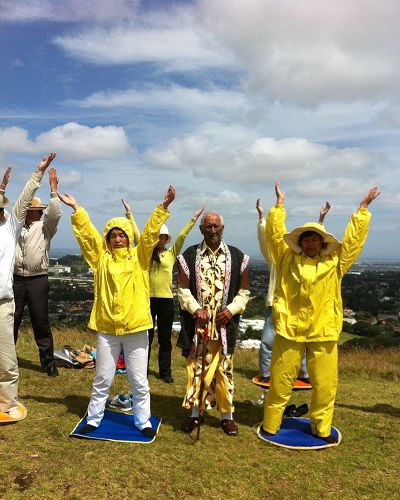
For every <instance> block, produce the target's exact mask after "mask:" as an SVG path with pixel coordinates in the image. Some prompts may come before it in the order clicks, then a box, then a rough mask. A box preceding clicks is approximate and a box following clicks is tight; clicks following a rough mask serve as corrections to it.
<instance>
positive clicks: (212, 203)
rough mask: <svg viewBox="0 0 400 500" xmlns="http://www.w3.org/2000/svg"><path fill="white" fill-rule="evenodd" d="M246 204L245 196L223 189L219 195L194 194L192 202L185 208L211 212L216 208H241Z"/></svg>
mask: <svg viewBox="0 0 400 500" xmlns="http://www.w3.org/2000/svg"><path fill="white" fill-rule="evenodd" d="M245 203H246V200H245V198H244V197H243V195H241V194H239V193H237V192H235V191H230V190H229V189H223V190H222V191H220V192H217V193H210V192H207V193H206V192H204V191H203V192H200V193H196V192H194V193H192V194H191V197H190V201H188V203H185V204H184V206H186V205H187V206H190V207H193V206H198V207H205V210H206V211H209V210H213V209H215V208H229V207H240V206H243V205H244V204H245Z"/></svg>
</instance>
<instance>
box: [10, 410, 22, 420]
mask: <svg viewBox="0 0 400 500" xmlns="http://www.w3.org/2000/svg"><path fill="white" fill-rule="evenodd" d="M7 413H8V414H9V416H10V417H11V418H12V419H13V420H18V419H20V418H21V417H22V415H23V414H22V411H21V410H20V409H19V408H18V407H15V408H11V410H9V411H8V412H7Z"/></svg>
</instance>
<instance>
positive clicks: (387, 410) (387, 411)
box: [336, 403, 400, 418]
mask: <svg viewBox="0 0 400 500" xmlns="http://www.w3.org/2000/svg"><path fill="white" fill-rule="evenodd" d="M336 406H339V407H340V408H349V409H350V410H359V411H365V412H366V413H383V414H384V415H390V416H392V417H397V418H400V408H395V407H394V406H392V405H388V404H384V403H381V404H377V405H374V406H356V405H345V404H342V403H338V404H337V405H336Z"/></svg>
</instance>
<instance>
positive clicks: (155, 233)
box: [136, 186, 175, 269]
mask: <svg viewBox="0 0 400 500" xmlns="http://www.w3.org/2000/svg"><path fill="white" fill-rule="evenodd" d="M174 199H175V189H174V187H173V186H169V188H168V191H167V194H166V195H165V197H164V201H163V202H162V203H161V204H160V205H157V206H156V208H155V209H154V211H153V213H152V215H151V216H150V218H149V220H148V221H147V222H146V225H145V226H144V229H143V231H142V234H141V235H140V240H139V243H138V245H137V247H136V248H137V255H138V260H139V263H140V265H141V267H142V268H143V269H148V268H149V266H150V260H151V254H152V252H153V248H154V247H155V246H156V245H157V243H158V239H159V234H160V229H161V226H162V225H163V224H164V222H165V221H166V220H167V219H168V217H169V212H168V207H169V205H170V204H171V203H172V202H173V201H174Z"/></svg>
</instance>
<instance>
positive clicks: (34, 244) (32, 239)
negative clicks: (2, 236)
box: [14, 193, 61, 277]
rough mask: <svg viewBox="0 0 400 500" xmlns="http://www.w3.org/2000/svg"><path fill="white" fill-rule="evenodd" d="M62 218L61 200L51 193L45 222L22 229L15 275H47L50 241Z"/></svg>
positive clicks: (35, 223) (16, 255)
mask: <svg viewBox="0 0 400 500" xmlns="http://www.w3.org/2000/svg"><path fill="white" fill-rule="evenodd" d="M60 218H61V207H60V200H59V199H58V197H57V195H56V194H55V193H51V198H50V202H49V206H48V207H47V209H46V210H45V212H44V215H43V220H40V221H37V222H33V223H32V224H31V225H30V226H29V227H27V226H24V227H23V228H22V231H21V235H20V237H19V238H18V241H17V246H16V249H15V264H14V274H17V275H18V276H25V277H29V276H39V275H41V274H47V272H48V270H49V250H50V241H51V239H52V238H53V236H54V235H55V234H56V232H57V225H58V222H59V220H60Z"/></svg>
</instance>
